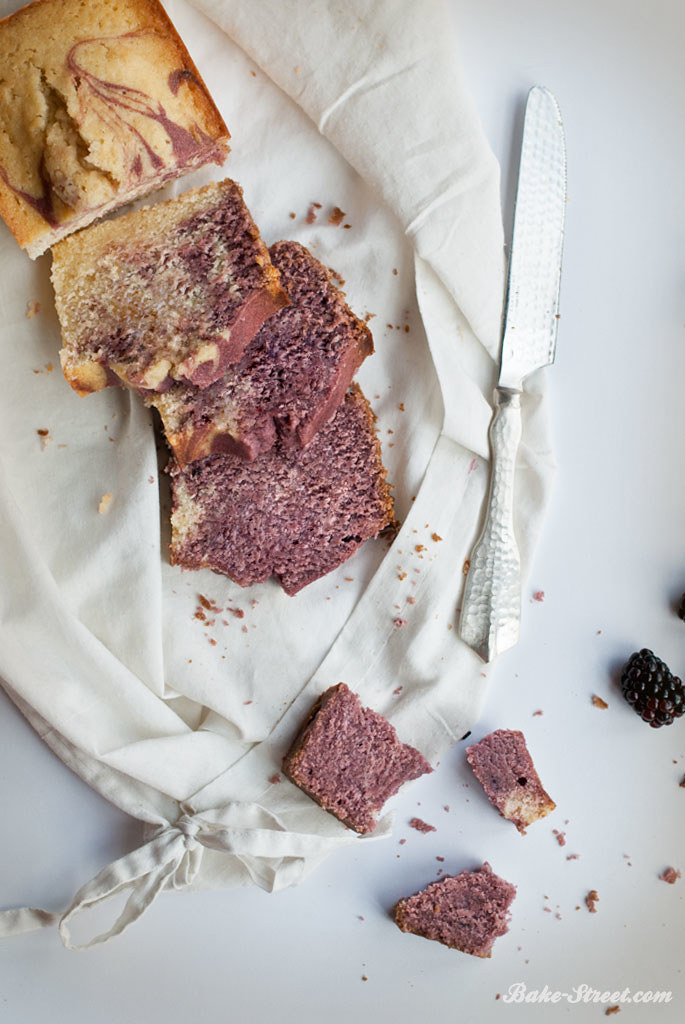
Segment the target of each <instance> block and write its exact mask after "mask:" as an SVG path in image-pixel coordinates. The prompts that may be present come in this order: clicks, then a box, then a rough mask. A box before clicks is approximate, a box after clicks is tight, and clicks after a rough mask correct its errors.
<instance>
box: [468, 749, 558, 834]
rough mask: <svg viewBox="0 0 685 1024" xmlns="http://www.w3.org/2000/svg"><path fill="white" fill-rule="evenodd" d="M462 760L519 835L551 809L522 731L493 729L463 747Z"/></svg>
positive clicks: (550, 801) (552, 802) (553, 804)
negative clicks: (464, 754)
mask: <svg viewBox="0 0 685 1024" xmlns="http://www.w3.org/2000/svg"><path fill="white" fill-rule="evenodd" d="M466 757H467V758H468V762H469V764H470V765H471V767H472V768H473V771H474V773H475V775H476V778H477V779H478V781H479V782H480V783H481V785H482V786H483V789H484V790H485V792H486V794H487V796H488V799H489V800H490V802H491V803H492V804H493V805H494V806H495V807H496V808H497V810H498V811H499V812H500V814H501V815H502V816H503V817H505V818H508V820H509V821H512V822H513V823H514V825H516V828H517V829H518V830H519V832H525V831H526V826H527V825H532V823H533V822H534V821H537V820H538V818H544V817H545V816H546V815H548V814H549V813H550V811H553V810H554V808H555V806H556V804H555V803H554V801H553V800H552V799H551V797H550V796H549V794H548V793H546V792H545V790H544V789H543V787H542V783H541V782H540V779H539V776H538V773H537V772H536V771H535V767H534V765H533V760H532V758H531V756H530V754H529V752H528V748H527V746H526V741H525V738H524V735H523V733H522V732H519V731H518V730H517V729H497V730H496V731H495V732H491V733H490V734H489V735H488V736H484V737H483V739H482V740H481V741H480V742H479V743H474V744H472V745H471V746H470V747H467V748H466Z"/></svg>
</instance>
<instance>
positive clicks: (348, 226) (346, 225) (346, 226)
mask: <svg viewBox="0 0 685 1024" xmlns="http://www.w3.org/2000/svg"><path fill="white" fill-rule="evenodd" d="M343 227H344V228H351V227H352V225H351V224H343Z"/></svg>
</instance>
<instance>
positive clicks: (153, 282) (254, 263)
mask: <svg viewBox="0 0 685 1024" xmlns="http://www.w3.org/2000/svg"><path fill="white" fill-rule="evenodd" d="M52 281H53V285H54V288H55V302H56V306H57V313H58V316H59V320H60V325H61V328H62V339H63V344H64V347H63V349H62V351H61V353H60V357H61V360H62V367H63V370H64V374H65V376H66V378H67V380H68V381H69V383H70V384H71V386H72V387H73V388H74V389H75V390H76V391H78V392H79V393H80V394H87V393H88V392H91V391H99V390H101V388H103V387H106V386H107V385H108V384H109V383H112V382H113V381H117V380H119V381H121V382H123V383H124V384H127V385H129V386H130V387H134V388H138V389H141V390H149V391H160V390H164V389H165V388H168V387H169V385H170V384H171V383H172V382H173V381H174V380H182V381H185V382H186V383H188V384H190V385H192V386H193V387H195V388H205V387H208V386H209V385H210V384H212V383H213V382H214V381H215V380H218V379H219V378H221V377H222V376H223V375H224V373H225V372H226V368H227V367H228V366H229V365H230V364H232V363H236V362H238V361H239V360H240V359H241V358H242V356H243V353H244V352H245V349H246V348H247V346H248V344H249V343H250V341H251V340H252V338H253V337H254V336H255V334H256V333H257V331H258V330H259V328H260V327H261V325H262V324H263V323H264V321H265V320H266V319H267V318H268V317H270V316H271V315H272V314H273V313H275V312H276V311H277V310H279V309H280V308H281V307H282V306H284V305H286V304H287V303H288V297H287V295H286V294H285V292H284V291H283V289H282V288H281V286H280V281H279V275H278V271H277V270H276V269H275V268H274V267H273V265H272V263H271V260H270V258H269V253H268V250H267V248H266V246H265V245H264V243H263V241H262V239H261V238H260V235H259V231H258V230H257V227H256V226H255V224H254V222H253V220H252V217H251V216H250V213H249V211H248V209H247V207H246V206H245V203H244V201H243V195H242V189H241V188H240V186H239V185H237V184H236V183H235V182H233V181H230V180H229V179H227V180H225V181H221V182H214V183H212V184H210V185H206V186H205V187H204V188H198V189H192V190H190V191H189V192H184V193H183V194H182V195H180V196H178V197H177V198H176V199H170V200H168V201H167V202H165V203H157V204H156V205H154V206H149V207H146V208H145V209H141V210H135V211H133V212H132V213H128V214H125V215H123V216H121V217H117V218H116V219H114V220H109V221H105V222H103V223H101V224H94V225H91V226H90V227H89V228H86V229H85V230H84V231H81V232H79V233H78V234H76V235H72V236H71V237H70V238H65V239H64V241H62V242H60V243H59V244H58V245H56V246H55V248H54V250H53V265H52Z"/></svg>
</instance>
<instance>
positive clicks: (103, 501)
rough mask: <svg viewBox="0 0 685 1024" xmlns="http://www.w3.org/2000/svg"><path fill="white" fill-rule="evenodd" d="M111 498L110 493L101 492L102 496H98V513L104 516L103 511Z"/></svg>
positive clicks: (107, 506)
mask: <svg viewBox="0 0 685 1024" xmlns="http://www.w3.org/2000/svg"><path fill="white" fill-rule="evenodd" d="M111 500H112V495H111V494H103V495H102V497H101V498H100V504H99V505H98V512H99V514H100V515H101V516H104V514H105V512H106V511H107V509H108V508H109V505H110V502H111Z"/></svg>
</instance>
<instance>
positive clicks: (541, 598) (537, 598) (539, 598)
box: [533, 590, 545, 601]
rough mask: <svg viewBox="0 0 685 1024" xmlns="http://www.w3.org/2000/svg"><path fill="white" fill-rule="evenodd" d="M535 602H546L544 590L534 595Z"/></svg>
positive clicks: (537, 591)
mask: <svg viewBox="0 0 685 1024" xmlns="http://www.w3.org/2000/svg"><path fill="white" fill-rule="evenodd" d="M533 600H534V601H544V600H545V592H544V590H536V591H535V593H534V594H533Z"/></svg>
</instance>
